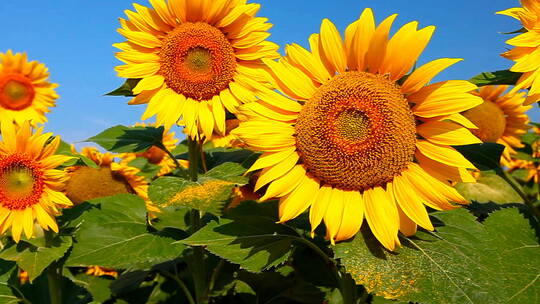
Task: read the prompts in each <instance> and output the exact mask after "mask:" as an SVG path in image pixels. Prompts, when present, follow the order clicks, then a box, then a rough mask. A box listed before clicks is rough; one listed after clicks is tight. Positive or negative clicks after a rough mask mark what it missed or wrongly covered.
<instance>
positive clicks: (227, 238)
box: [180, 216, 298, 272]
mask: <svg viewBox="0 0 540 304" xmlns="http://www.w3.org/2000/svg"><path fill="white" fill-rule="evenodd" d="M297 239H298V234H297V233H296V232H295V231H294V229H291V228H289V227H287V226H285V225H280V224H276V223H275V222H274V221H272V220H271V219H268V218H266V217H259V216H238V217H235V219H234V220H230V219H221V220H220V221H219V223H217V222H211V223H210V224H208V225H206V226H205V227H203V228H202V229H201V230H199V231H197V232H196V233H195V234H193V235H192V236H190V237H189V238H187V239H184V240H182V241H180V242H181V243H183V244H186V245H191V246H204V248H205V249H206V250H208V251H210V252H211V253H213V254H215V255H217V256H219V257H221V258H224V259H226V260H227V261H230V262H232V263H235V264H239V265H240V267H242V268H244V269H246V270H249V271H253V272H260V271H262V270H265V269H268V268H271V267H273V266H277V265H280V264H281V263H283V262H284V261H286V260H287V258H288V257H289V255H290V253H291V245H292V243H293V242H294V241H295V240H297Z"/></svg>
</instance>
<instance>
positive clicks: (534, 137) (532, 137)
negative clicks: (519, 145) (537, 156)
mask: <svg viewBox="0 0 540 304" xmlns="http://www.w3.org/2000/svg"><path fill="white" fill-rule="evenodd" d="M521 141H522V142H524V143H526V144H528V145H532V144H533V143H535V142H537V141H540V135H539V134H536V133H533V132H528V133H525V134H523V135H522V136H521Z"/></svg>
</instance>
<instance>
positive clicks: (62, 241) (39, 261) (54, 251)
mask: <svg viewBox="0 0 540 304" xmlns="http://www.w3.org/2000/svg"><path fill="white" fill-rule="evenodd" d="M71 244H72V240H71V237H69V236H57V237H56V238H54V239H53V241H52V244H51V246H50V247H36V246H34V245H31V244H29V243H26V242H19V243H18V244H14V245H12V246H10V247H8V248H6V249H4V250H3V251H2V252H0V259H4V260H8V261H13V262H16V263H17V265H19V267H20V268H21V269H23V270H25V271H27V272H28V278H29V280H30V281H33V280H34V279H35V278H37V277H38V276H39V275H40V274H41V273H42V272H43V270H44V269H45V268H47V266H49V265H50V264H51V263H52V262H54V261H57V260H59V259H60V258H62V257H63V256H64V254H65V253H66V252H67V251H68V249H69V248H70V247H71Z"/></svg>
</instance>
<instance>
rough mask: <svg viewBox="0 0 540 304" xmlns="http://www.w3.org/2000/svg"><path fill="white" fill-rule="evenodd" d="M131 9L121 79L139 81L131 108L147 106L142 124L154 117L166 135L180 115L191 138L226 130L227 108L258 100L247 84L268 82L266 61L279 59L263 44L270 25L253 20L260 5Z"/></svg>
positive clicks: (158, 4) (172, 3) (189, 2)
mask: <svg viewBox="0 0 540 304" xmlns="http://www.w3.org/2000/svg"><path fill="white" fill-rule="evenodd" d="M150 3H151V4H152V6H153V8H148V7H144V6H141V5H138V4H134V7H135V12H133V11H129V10H126V15H127V16H128V20H124V19H120V22H121V25H122V28H121V29H119V30H118V31H119V32H120V34H122V35H123V36H124V37H126V38H127V40H128V41H126V42H122V43H118V44H115V46H116V47H117V48H119V49H120V50H121V52H119V53H117V54H116V57H117V58H118V59H119V60H121V61H123V62H125V63H126V64H125V65H121V66H118V67H116V71H117V72H118V76H120V77H125V78H137V79H141V81H140V82H139V83H138V84H137V86H136V87H135V88H134V90H133V92H134V93H135V94H138V96H137V97H135V98H134V99H133V100H132V101H131V102H130V103H131V104H143V103H148V106H147V108H146V112H145V113H144V114H143V116H142V118H143V119H147V118H149V117H151V116H154V115H156V117H157V118H156V119H157V123H158V124H159V125H165V127H166V128H167V129H168V128H170V127H171V126H172V125H173V124H175V123H176V122H177V121H178V120H179V119H180V117H182V120H183V123H184V124H185V127H186V129H187V133H188V134H189V135H190V136H191V137H192V138H198V137H199V134H202V135H204V136H205V137H206V138H207V139H209V138H211V136H212V132H213V131H214V130H216V131H217V132H218V133H220V134H223V133H224V132H225V109H226V110H227V111H229V112H231V113H236V109H237V107H238V106H239V105H240V104H242V103H246V102H251V101H253V100H255V97H254V95H253V92H252V88H251V87H250V86H249V85H248V84H247V80H248V79H255V80H257V81H265V79H266V77H265V74H264V72H263V70H262V69H261V65H262V64H261V58H277V57H279V54H278V53H277V49H278V46H277V45H276V44H274V43H271V42H268V41H266V40H265V39H266V38H267V37H268V36H269V35H270V34H269V33H268V32H267V31H268V29H270V27H271V26H272V25H271V24H269V23H267V22H266V21H267V20H268V19H267V18H261V17H255V14H256V13H257V11H258V10H259V8H260V5H259V4H254V3H250V4H246V1H245V0H234V1H230V0H169V1H167V2H166V1H165V0H150Z"/></svg>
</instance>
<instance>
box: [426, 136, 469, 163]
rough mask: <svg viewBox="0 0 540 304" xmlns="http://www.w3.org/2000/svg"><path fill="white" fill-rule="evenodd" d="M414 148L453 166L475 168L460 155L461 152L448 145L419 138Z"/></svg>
mask: <svg viewBox="0 0 540 304" xmlns="http://www.w3.org/2000/svg"><path fill="white" fill-rule="evenodd" d="M416 148H417V149H418V150H419V151H420V152H421V153H422V154H424V155H425V156H427V157H429V158H431V159H433V160H436V161H438V162H441V163H443V164H446V165H449V166H454V167H462V168H469V169H476V167H475V166H474V165H473V164H472V163H471V162H470V161H468V160H467V159H466V158H465V157H464V156H463V155H461V153H459V152H458V151H456V149H454V148H452V147H450V146H442V145H437V144H433V143H430V142H428V141H425V140H419V141H417V142H416Z"/></svg>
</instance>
